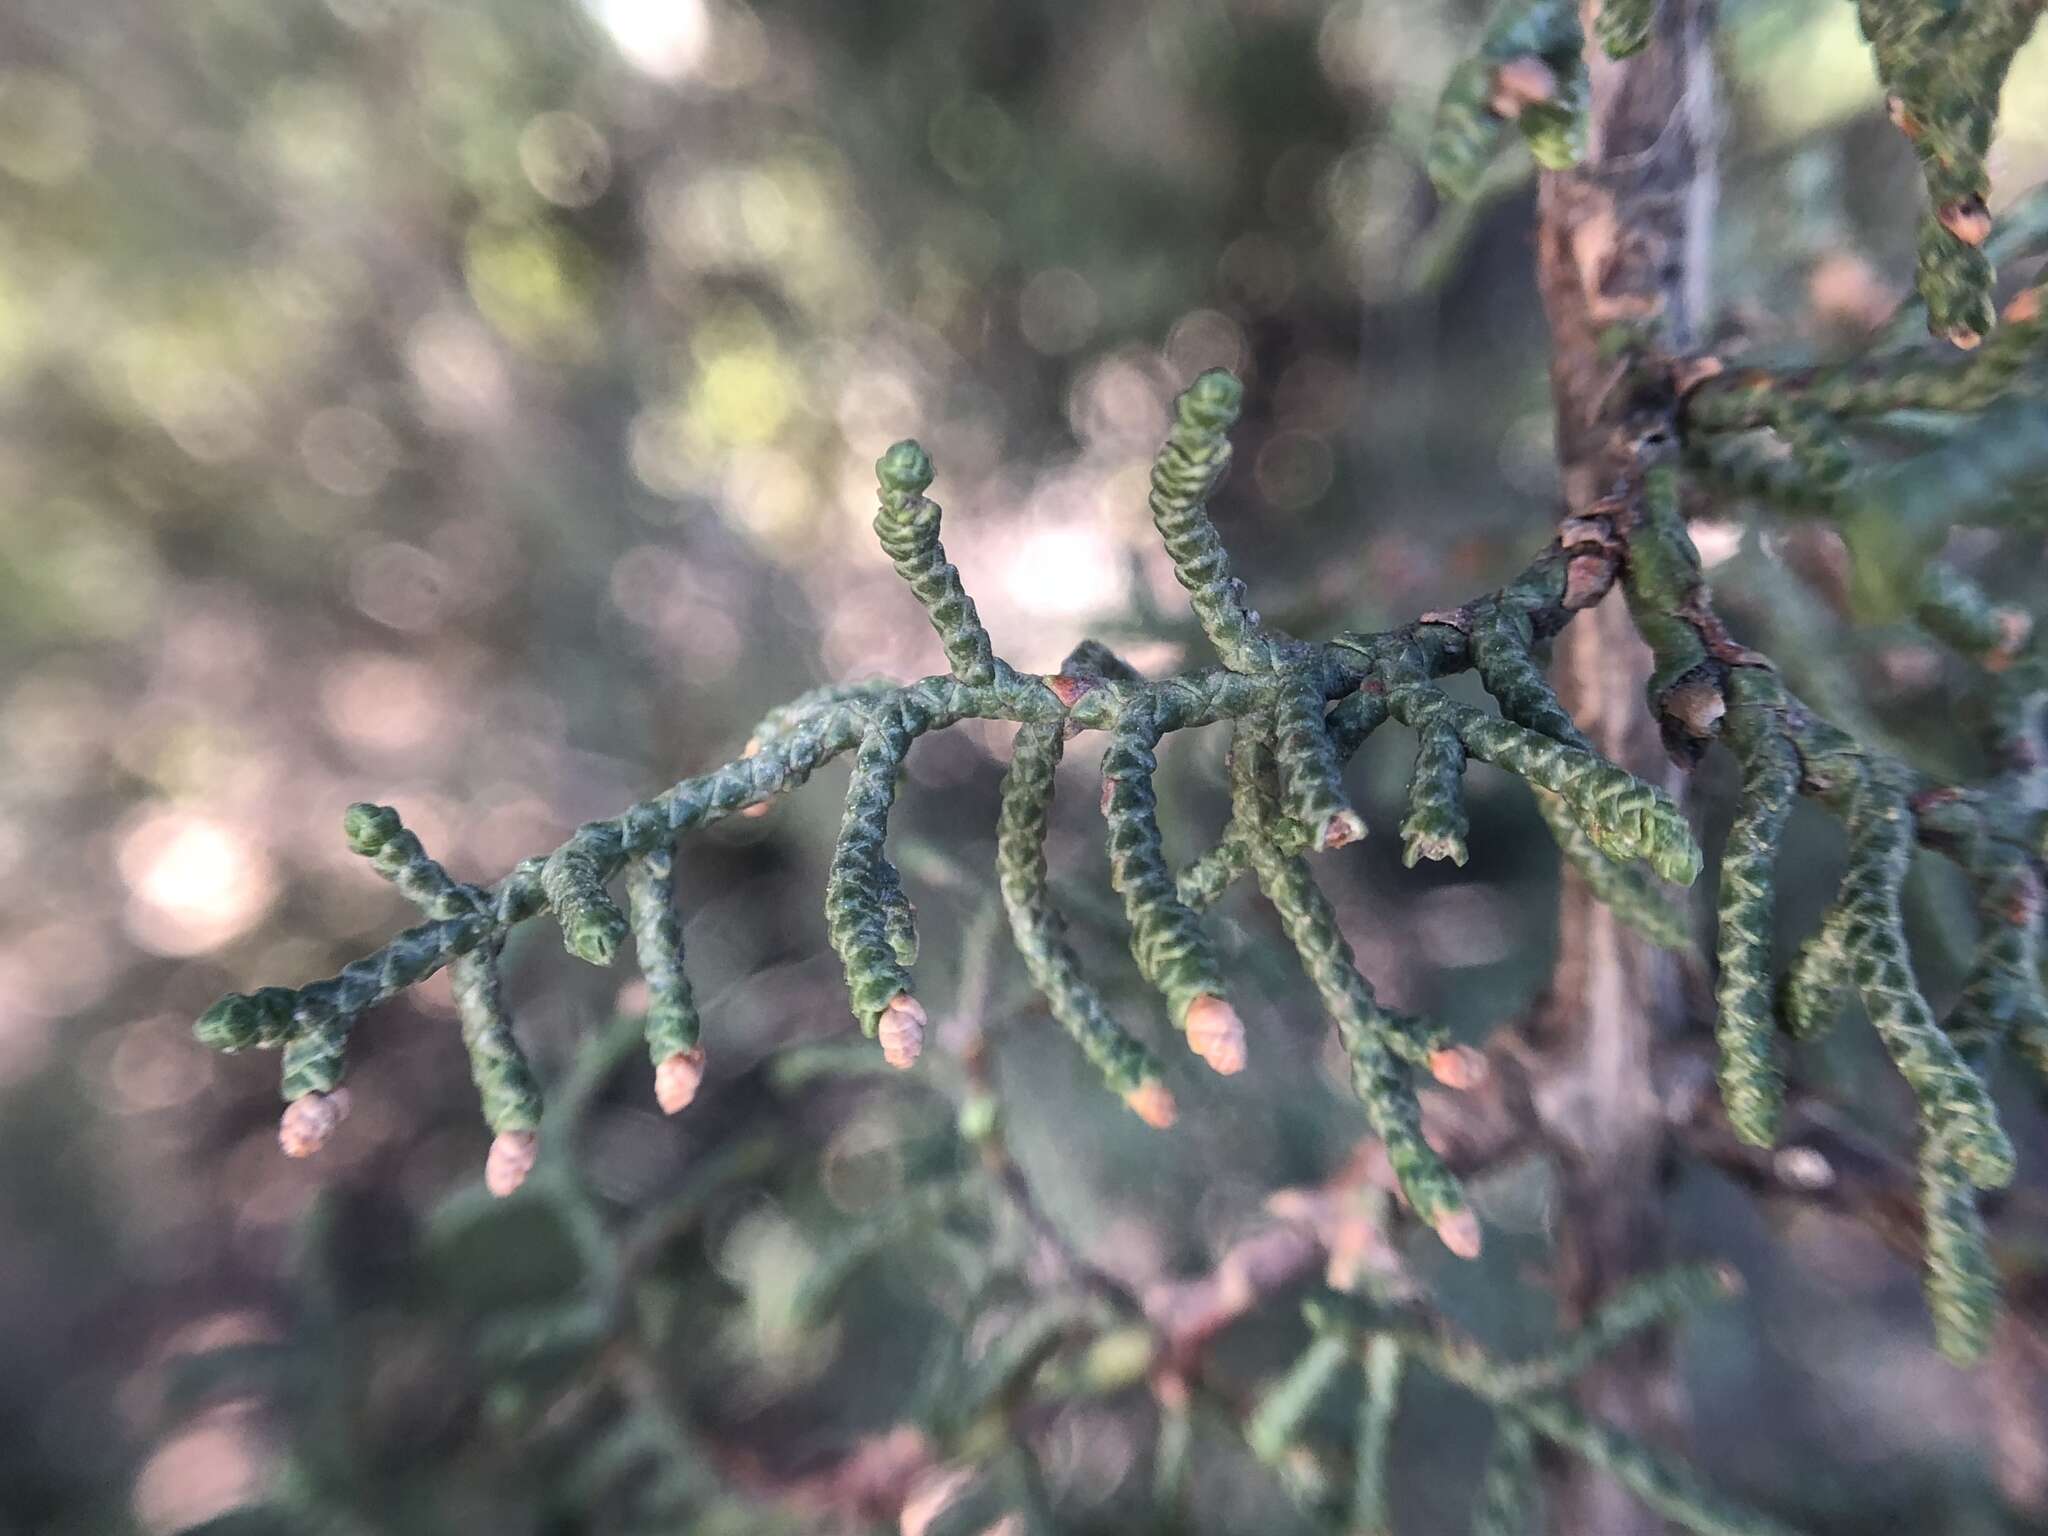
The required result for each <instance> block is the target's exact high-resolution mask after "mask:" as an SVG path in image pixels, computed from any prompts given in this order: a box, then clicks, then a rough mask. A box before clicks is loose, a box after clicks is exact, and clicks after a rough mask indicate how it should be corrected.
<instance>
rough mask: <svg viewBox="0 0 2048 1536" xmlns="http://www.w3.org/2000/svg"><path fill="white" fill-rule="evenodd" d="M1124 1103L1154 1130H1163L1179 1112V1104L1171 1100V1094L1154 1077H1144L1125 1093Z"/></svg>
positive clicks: (1164, 1085)
mask: <svg viewBox="0 0 2048 1536" xmlns="http://www.w3.org/2000/svg"><path fill="white" fill-rule="evenodd" d="M1124 1103H1126V1104H1128V1105H1129V1106H1130V1107H1131V1113H1132V1114H1134V1115H1136V1116H1137V1117H1138V1118H1139V1119H1140V1120H1142V1121H1144V1122H1145V1123H1146V1124H1147V1125H1149V1126H1151V1127H1152V1129H1153V1130H1155V1131H1163V1130H1165V1129H1166V1128H1167V1127H1168V1126H1170V1125H1172V1124H1173V1122H1174V1120H1175V1119H1176V1118H1178V1116H1179V1114H1180V1106H1179V1105H1177V1104H1175V1103H1174V1102H1173V1094H1172V1093H1171V1092H1169V1091H1168V1089H1167V1086H1166V1084H1164V1083H1162V1082H1160V1081H1159V1079H1158V1078H1156V1077H1148V1078H1146V1079H1145V1080H1144V1081H1143V1082H1141V1083H1140V1084H1138V1086H1137V1087H1135V1088H1133V1089H1132V1090H1131V1091H1130V1092H1129V1093H1126V1094H1125V1095H1124Z"/></svg>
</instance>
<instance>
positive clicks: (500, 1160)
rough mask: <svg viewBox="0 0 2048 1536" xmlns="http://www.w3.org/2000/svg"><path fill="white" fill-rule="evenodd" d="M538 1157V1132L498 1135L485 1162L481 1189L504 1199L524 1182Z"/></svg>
mask: <svg viewBox="0 0 2048 1536" xmlns="http://www.w3.org/2000/svg"><path fill="white" fill-rule="evenodd" d="M539 1156H540V1133H539V1132H538V1131H500V1132H499V1133H498V1134H497V1136H496V1137H494V1138H493V1139H492V1141H491V1150H490V1153H489V1154H488V1155H487V1156H486V1157H485V1158H484V1188H485V1189H488V1190H489V1191H490V1192H491V1193H492V1194H493V1195H495V1196H496V1197H497V1198H498V1199H500V1200H502V1199H504V1198H505V1197H506V1196H507V1195H509V1194H511V1193H513V1192H514V1191H515V1190H517V1189H518V1188H519V1186H520V1185H522V1184H524V1183H525V1182H526V1176H527V1175H528V1174H529V1173H532V1172H533V1165H534V1161H535V1160H536V1159H537V1158H538V1157H539Z"/></svg>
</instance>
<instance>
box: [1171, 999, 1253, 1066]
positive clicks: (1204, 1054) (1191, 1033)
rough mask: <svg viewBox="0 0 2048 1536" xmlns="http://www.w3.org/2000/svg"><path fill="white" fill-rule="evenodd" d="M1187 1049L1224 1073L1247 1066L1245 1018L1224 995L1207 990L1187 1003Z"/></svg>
mask: <svg viewBox="0 0 2048 1536" xmlns="http://www.w3.org/2000/svg"><path fill="white" fill-rule="evenodd" d="M1182 1022H1183V1023H1184V1024H1185V1025H1186V1026H1187V1032H1188V1049H1189V1050H1191V1051H1193V1052H1194V1053H1195V1054H1196V1055H1197V1056H1199V1057H1201V1058H1202V1060H1204V1061H1206V1062H1207V1063H1209V1067H1210V1070H1211V1071H1213V1072H1216V1073H1218V1074H1220V1075H1221V1076H1224V1077H1229V1076H1231V1075H1232V1074H1234V1073H1238V1072H1242V1071H1243V1070H1244V1057H1245V1050H1244V1021H1243V1020H1242V1019H1240V1018H1239V1017H1238V1016H1237V1010H1236V1009H1235V1008H1232V1007H1231V1006H1230V1004H1228V1003H1226V1002H1225V1001H1224V1000H1223V999H1222V998H1220V997H1216V996H1214V995H1212V994H1210V993H1207V992H1204V993H1203V994H1202V995H1201V996H1200V997H1197V998H1196V999H1195V1000H1194V1001H1193V1002H1192V1003H1189V1004H1188V1011H1187V1015H1186V1017H1185V1018H1184V1019H1183V1020H1182Z"/></svg>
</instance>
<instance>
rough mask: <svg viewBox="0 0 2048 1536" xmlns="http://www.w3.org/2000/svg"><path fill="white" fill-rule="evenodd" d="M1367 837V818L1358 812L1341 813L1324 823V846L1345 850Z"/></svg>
mask: <svg viewBox="0 0 2048 1536" xmlns="http://www.w3.org/2000/svg"><path fill="white" fill-rule="evenodd" d="M1364 836H1365V818H1364V817H1363V816H1360V815H1359V814H1358V812H1356V811H1339V812H1337V814H1336V815H1334V816H1332V817H1331V818H1330V819H1329V820H1328V821H1326V822H1324V823H1323V846H1324V847H1325V848H1344V847H1348V846H1349V845H1350V844H1352V843H1355V842H1357V841H1358V840H1359V839H1360V838H1362V837H1364Z"/></svg>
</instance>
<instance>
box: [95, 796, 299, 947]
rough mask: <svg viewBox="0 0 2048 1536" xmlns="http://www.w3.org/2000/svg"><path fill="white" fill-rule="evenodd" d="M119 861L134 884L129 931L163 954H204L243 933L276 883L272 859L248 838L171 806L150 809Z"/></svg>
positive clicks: (127, 837)
mask: <svg viewBox="0 0 2048 1536" xmlns="http://www.w3.org/2000/svg"><path fill="white" fill-rule="evenodd" d="M115 862H116V865H117V866H118V868H119V869H120V872H121V878H122V880H123V881H125V882H126V883H127V886H128V892H129V897H128V906H127V910H126V912H125V914H124V922H125V925H126V927H127V929H128V932H129V934H130V936H131V937H133V938H134V940H135V941H136V943H138V944H140V945H141V946H142V947H143V948H144V949H147V950H149V951H151V952H152V953H154V954H159V955H198V954H204V953H205V952H206V951H208V950H210V949H217V948H219V947H220V946H221V945H223V944H225V943H227V942H228V941H229V940H231V939H234V938H238V937H239V936H240V935H242V934H244V933H246V932H248V931H249V929H250V928H252V927H254V926H255V924H256V923H257V921H258V920H259V919H261V917H262V916H263V913H264V911H265V910H266V909H267V908H268V907H269V905H270V899H271V896H272V894H273V892H274V891H275V889H276V879H275V876H274V875H273V873H272V870H271V867H270V861H269V859H268V858H267V857H266V856H265V855H264V854H263V852H262V850H261V849H259V848H257V847H256V846H255V845H254V844H253V843H252V842H251V841H250V840H249V839H248V838H246V837H244V836H243V835H242V834H240V833H239V832H236V831H235V830H234V829H232V828H230V827H228V826H225V825H223V824H222V823H220V822H218V821H215V820H213V819H212V818H210V817H207V816H202V815H199V814H198V813H196V812H191V811H184V810H178V809H175V808H171V807H159V808H158V809H156V810H152V811H148V812H145V813H144V814H143V816H142V817H141V819H140V820H138V821H137V822H136V823H135V824H134V825H133V826H131V827H130V828H129V829H128V830H127V831H126V832H125V833H124V834H123V835H122V837H121V839H120V843H119V847H118V850H117V852H116V854H115Z"/></svg>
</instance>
